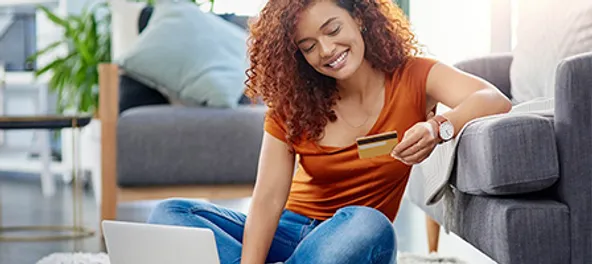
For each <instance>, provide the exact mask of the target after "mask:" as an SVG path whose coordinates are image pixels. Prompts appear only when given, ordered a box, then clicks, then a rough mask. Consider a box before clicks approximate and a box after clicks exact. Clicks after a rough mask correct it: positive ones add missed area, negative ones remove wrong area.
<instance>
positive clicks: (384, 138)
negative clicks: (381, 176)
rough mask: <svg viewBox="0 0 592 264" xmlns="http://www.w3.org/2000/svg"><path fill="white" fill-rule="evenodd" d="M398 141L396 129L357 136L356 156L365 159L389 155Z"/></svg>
mask: <svg viewBox="0 0 592 264" xmlns="http://www.w3.org/2000/svg"><path fill="white" fill-rule="evenodd" d="M398 142H399V139H398V136H397V131H391V132H385V133H381V134H376V135H372V136H367V137H360V138H357V139H356V143H357V145H358V156H359V157H360V158H361V159H365V158H372V157H378V156H383V155H390V154H391V152H392V151H393V149H394V148H395V146H396V145H397V143H398Z"/></svg>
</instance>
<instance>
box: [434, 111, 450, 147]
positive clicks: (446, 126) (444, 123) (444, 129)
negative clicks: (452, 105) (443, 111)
mask: <svg viewBox="0 0 592 264" xmlns="http://www.w3.org/2000/svg"><path fill="white" fill-rule="evenodd" d="M432 119H433V120H434V121H436V123H438V126H437V127H438V135H439V136H440V139H441V140H442V142H446V141H449V140H451V139H452V137H454V126H453V125H452V123H451V122H450V120H448V119H447V118H446V117H444V116H442V115H436V116H434V117H433V118H432Z"/></svg>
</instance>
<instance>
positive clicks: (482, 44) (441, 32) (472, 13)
mask: <svg viewBox="0 0 592 264" xmlns="http://www.w3.org/2000/svg"><path fill="white" fill-rule="evenodd" d="M490 1H491V0H448V1H442V0H411V6H410V9H411V10H410V13H411V14H410V19H411V22H412V25H413V28H414V31H415V33H416V34H417V37H418V39H419V41H420V42H421V44H423V45H425V46H426V49H427V52H429V54H430V55H432V56H434V57H436V58H438V59H439V60H441V61H443V62H446V63H454V62H457V61H459V60H462V59H465V58H468V57H473V56H479V55H483V54H487V53H489V52H490V51H491V26H490V25H491V22H490V21H491V9H490V7H491V3H490ZM494 1H495V0H494Z"/></svg>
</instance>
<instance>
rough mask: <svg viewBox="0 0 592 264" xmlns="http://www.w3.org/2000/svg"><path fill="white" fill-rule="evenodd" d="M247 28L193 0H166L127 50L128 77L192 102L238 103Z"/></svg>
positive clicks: (174, 98)
mask: <svg viewBox="0 0 592 264" xmlns="http://www.w3.org/2000/svg"><path fill="white" fill-rule="evenodd" d="M246 40H247V33H246V32H245V31H244V30H242V29H240V28H239V27H238V26H236V25H234V24H231V23H229V22H227V21H225V20H223V19H222V18H220V17H218V16H216V15H214V14H211V13H205V12H202V11H201V10H200V9H199V7H198V6H197V5H196V4H195V3H192V2H190V1H162V2H159V3H158V4H157V5H156V6H155V7H154V12H153V14H152V16H151V18H150V21H149V23H148V26H147V27H146V29H145V30H144V31H143V32H142V34H140V36H139V39H138V41H137V42H136V43H135V44H134V46H133V47H132V48H131V49H130V50H129V51H128V52H127V53H126V54H125V56H123V58H122V60H121V61H120V62H119V64H120V67H121V68H122V69H123V70H124V71H125V73H126V74H127V75H129V76H130V77H132V78H134V79H136V80H138V81H140V82H142V83H144V84H146V85H148V86H150V87H152V88H155V89H157V90H159V91H160V92H161V93H163V94H165V95H166V96H167V97H168V98H169V100H171V101H175V102H181V103H182V104H184V105H190V106H211V107H233V108H234V107H236V106H237V105H238V101H239V99H240V97H241V96H242V95H243V91H244V87H245V86H244V82H245V80H246V74H245V70H246V69H247V67H248V60H247V46H246Z"/></svg>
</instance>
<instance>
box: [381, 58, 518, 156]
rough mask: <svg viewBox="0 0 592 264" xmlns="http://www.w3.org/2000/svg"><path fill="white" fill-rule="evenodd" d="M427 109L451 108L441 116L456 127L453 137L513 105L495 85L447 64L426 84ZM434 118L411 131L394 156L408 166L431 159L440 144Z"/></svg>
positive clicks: (438, 67) (436, 67)
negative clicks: (468, 124) (482, 119)
mask: <svg viewBox="0 0 592 264" xmlns="http://www.w3.org/2000/svg"><path fill="white" fill-rule="evenodd" d="M426 102H428V103H427V105H428V108H431V107H432V106H433V105H435V104H436V103H438V102H439V103H442V104H444V105H446V106H447V107H449V108H451V110H450V111H448V112H446V113H444V114H442V116H444V117H445V118H446V119H448V120H449V121H450V122H451V123H452V124H453V127H454V136H456V135H457V134H458V132H459V131H460V129H461V128H462V127H463V126H464V125H465V124H466V123H467V122H469V121H471V120H473V119H475V118H478V117H483V116H487V115H493V114H500V113H506V112H508V111H509V110H510V109H511V107H512V104H511V102H510V100H508V98H507V97H506V96H505V95H504V94H503V93H501V92H500V91H499V90H498V89H497V88H496V87H495V86H493V85H492V84H490V83H488V82H487V81H485V80H483V79H481V78H479V77H476V76H474V75H471V74H468V73H465V72H462V71H460V70H458V69H456V68H454V67H451V66H448V65H446V64H442V63H437V64H435V65H434V66H433V67H432V69H431V70H430V73H429V74H428V78H427V83H426ZM434 131H437V123H436V122H435V121H433V120H432V119H430V120H428V122H421V123H418V124H416V125H415V126H413V127H412V128H410V129H409V130H407V131H406V132H405V134H404V135H403V139H402V140H401V142H400V143H399V144H398V145H397V146H396V147H395V148H394V149H393V152H392V156H393V157H395V158H397V159H399V160H401V161H402V162H404V163H406V164H417V163H420V162H422V161H423V160H424V159H425V158H427V157H428V156H429V154H430V153H431V152H432V150H433V149H434V147H435V146H436V144H437V143H438V142H439V139H438V137H437V136H436V134H435V133H433V132H434Z"/></svg>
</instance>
